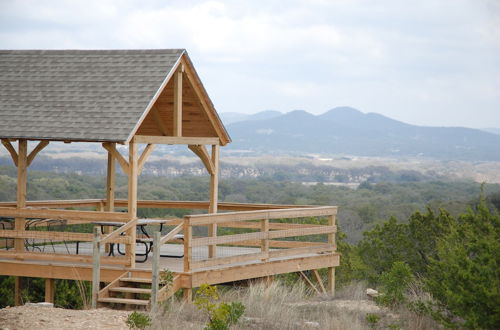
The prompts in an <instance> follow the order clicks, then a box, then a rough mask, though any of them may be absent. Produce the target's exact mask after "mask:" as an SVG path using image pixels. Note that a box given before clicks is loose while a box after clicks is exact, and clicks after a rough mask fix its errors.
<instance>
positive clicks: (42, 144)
mask: <svg viewBox="0 0 500 330" xmlns="http://www.w3.org/2000/svg"><path fill="white" fill-rule="evenodd" d="M48 145H49V141H46V140H44V141H40V142H39V143H38V145H37V146H36V147H35V149H33V150H32V151H31V152H30V154H29V156H28V166H30V165H31V162H33V160H34V159H35V157H36V155H38V153H39V152H40V151H42V150H43V149H44V148H45V147H46V146H48Z"/></svg>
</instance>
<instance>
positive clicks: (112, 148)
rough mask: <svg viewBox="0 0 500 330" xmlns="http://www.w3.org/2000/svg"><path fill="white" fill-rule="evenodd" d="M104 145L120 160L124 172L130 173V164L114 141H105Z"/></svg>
mask: <svg viewBox="0 0 500 330" xmlns="http://www.w3.org/2000/svg"><path fill="white" fill-rule="evenodd" d="M102 147H103V148H104V149H106V150H107V151H109V152H110V153H111V154H112V155H113V157H114V158H116V160H118V164H120V166H121V168H122V171H123V173H125V174H127V175H128V173H129V166H128V162H127V161H126V160H125V158H123V156H122V155H121V154H120V153H119V152H118V150H116V145H115V144H114V143H107V142H106V143H103V144H102Z"/></svg>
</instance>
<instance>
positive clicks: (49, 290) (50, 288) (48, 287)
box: [45, 278, 56, 303]
mask: <svg viewBox="0 0 500 330" xmlns="http://www.w3.org/2000/svg"><path fill="white" fill-rule="evenodd" d="M55 293H56V290H55V280H54V279H53V278H46V279H45V302H49V303H54V297H55Z"/></svg>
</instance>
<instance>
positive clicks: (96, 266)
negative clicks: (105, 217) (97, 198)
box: [92, 226, 101, 309]
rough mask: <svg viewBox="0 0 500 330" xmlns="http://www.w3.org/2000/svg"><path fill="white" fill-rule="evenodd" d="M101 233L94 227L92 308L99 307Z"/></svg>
mask: <svg viewBox="0 0 500 330" xmlns="http://www.w3.org/2000/svg"><path fill="white" fill-rule="evenodd" d="M100 240H101V233H100V232H99V228H98V227H97V226H96V227H94V240H93V241H92V309H96V308H97V297H98V296H99V285H100V278H101V252H100V247H101V246H100V245H101V243H100Z"/></svg>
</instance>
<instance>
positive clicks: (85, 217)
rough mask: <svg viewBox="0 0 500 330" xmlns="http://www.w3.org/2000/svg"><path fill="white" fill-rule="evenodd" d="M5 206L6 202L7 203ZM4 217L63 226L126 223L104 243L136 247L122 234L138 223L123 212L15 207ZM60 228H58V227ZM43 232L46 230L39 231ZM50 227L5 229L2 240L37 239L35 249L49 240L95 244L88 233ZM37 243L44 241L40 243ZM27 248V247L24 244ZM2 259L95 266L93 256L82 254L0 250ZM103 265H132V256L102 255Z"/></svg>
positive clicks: (0, 213) (4, 210)
mask: <svg viewBox="0 0 500 330" xmlns="http://www.w3.org/2000/svg"><path fill="white" fill-rule="evenodd" d="M4 205H5V203H4ZM0 217H6V218H25V219H46V220H60V221H61V223H66V224H68V223H75V222H77V223H92V222H95V221H109V222H117V223H124V224H123V226H121V227H120V228H119V229H117V230H116V231H115V232H113V233H111V234H109V235H108V236H106V237H105V241H104V242H103V243H119V244H132V243H133V242H132V241H131V239H130V237H129V236H120V233H121V232H123V231H124V229H123V228H124V227H125V230H126V229H127V228H129V227H130V226H131V225H135V222H134V221H129V216H128V215H127V214H126V213H123V212H100V211H77V210H56V209H41V208H19V209H18V208H14V207H0ZM56 226H57V225H56ZM37 229H42V230H37ZM47 229H48V228H47V227H44V228H39V227H35V228H34V230H26V229H24V228H23V230H14V229H3V230H0V238H2V239H5V238H6V239H9V238H10V239H18V240H21V241H23V242H24V241H26V240H35V242H34V243H33V248H35V247H38V246H39V245H40V246H43V244H44V243H45V244H47V241H49V242H51V243H52V244H57V243H61V242H92V241H93V239H94V236H93V234H90V233H84V232H67V231H52V230H51V231H48V230H47ZM37 241H42V242H38V243H37ZM134 243H135V242H134ZM23 245H24V244H23ZM0 257H1V258H7V259H17V260H25V259H34V260H50V261H61V262H73V263H88V264H91V263H92V256H91V255H82V254H76V253H75V254H69V253H56V252H54V253H45V252H34V251H28V250H26V249H24V248H23V249H22V250H19V249H17V250H16V249H14V248H12V249H7V247H6V248H5V249H2V250H0ZM101 259H102V263H104V264H121V265H127V264H130V259H131V258H130V256H128V257H108V256H102V257H101Z"/></svg>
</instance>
